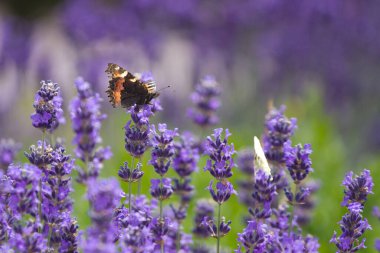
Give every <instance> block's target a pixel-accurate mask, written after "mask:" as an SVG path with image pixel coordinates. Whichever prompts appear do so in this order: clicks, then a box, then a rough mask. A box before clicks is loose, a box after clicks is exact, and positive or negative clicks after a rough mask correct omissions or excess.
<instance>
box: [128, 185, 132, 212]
mask: <svg viewBox="0 0 380 253" xmlns="http://www.w3.org/2000/svg"><path fill="white" fill-rule="evenodd" d="M131 192H132V182H131V181H129V182H128V209H129V213H131V208H132V203H131V195H132V194H131Z"/></svg>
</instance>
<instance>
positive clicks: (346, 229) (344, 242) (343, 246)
mask: <svg viewBox="0 0 380 253" xmlns="http://www.w3.org/2000/svg"><path fill="white" fill-rule="evenodd" d="M343 185H344V186H345V187H346V189H345V190H344V193H345V196H344V200H343V202H342V205H344V206H346V207H347V209H348V213H346V214H345V215H344V216H343V218H342V220H341V221H340V222H339V225H340V228H341V230H342V234H341V235H340V236H339V237H338V236H337V233H336V232H335V231H334V235H333V237H332V238H331V240H330V243H334V244H335V245H336V247H337V248H338V250H337V251H336V252H337V253H338V252H356V251H358V250H360V249H362V248H365V245H364V242H365V238H363V239H362V240H360V237H361V236H362V235H363V234H364V232H365V231H366V230H368V229H371V226H370V225H369V224H368V221H367V219H365V218H363V216H362V214H361V212H362V211H363V208H364V204H365V201H366V200H367V195H368V194H369V193H372V188H373V181H372V177H371V175H370V171H369V170H363V171H362V173H361V174H360V175H358V176H353V172H352V171H351V172H348V173H347V175H346V177H345V179H344V181H343Z"/></svg>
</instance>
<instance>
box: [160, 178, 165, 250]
mask: <svg viewBox="0 0 380 253" xmlns="http://www.w3.org/2000/svg"><path fill="white" fill-rule="evenodd" d="M162 179H163V176H162V175H161V182H160V188H161V189H162ZM163 202H164V201H163V200H162V199H161V198H160V219H159V222H162V223H164V213H163ZM161 253H164V241H162V242H161Z"/></svg>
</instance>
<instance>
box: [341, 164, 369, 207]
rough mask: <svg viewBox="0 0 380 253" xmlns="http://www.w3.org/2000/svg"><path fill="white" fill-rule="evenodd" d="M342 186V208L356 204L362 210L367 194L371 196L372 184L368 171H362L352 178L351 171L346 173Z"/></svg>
mask: <svg viewBox="0 0 380 253" xmlns="http://www.w3.org/2000/svg"><path fill="white" fill-rule="evenodd" d="M343 185H344V186H345V187H346V189H345V190H344V199H343V202H342V206H349V205H350V204H352V203H354V202H357V203H360V204H361V206H362V208H363V207H364V203H365V202H366V200H367V196H368V194H373V192H372V188H373V185H374V184H373V181H372V177H371V174H370V171H369V170H363V172H362V173H361V174H360V175H359V176H354V173H353V172H352V171H351V172H348V173H347V174H346V177H345V179H344V181H343Z"/></svg>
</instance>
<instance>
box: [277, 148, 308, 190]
mask: <svg viewBox="0 0 380 253" xmlns="http://www.w3.org/2000/svg"><path fill="white" fill-rule="evenodd" d="M311 152H312V150H311V145H310V144H305V145H304V146H303V147H302V146H301V145H300V144H298V145H296V146H295V147H292V146H291V142H290V141H288V142H286V143H285V145H284V158H285V162H286V167H287V168H288V171H289V173H290V176H291V177H292V179H293V181H294V183H296V184H298V183H300V182H301V181H302V180H304V179H305V178H306V176H307V175H308V174H309V173H310V172H311V171H313V169H312V168H311V159H310V154H311Z"/></svg>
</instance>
